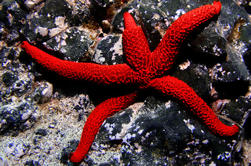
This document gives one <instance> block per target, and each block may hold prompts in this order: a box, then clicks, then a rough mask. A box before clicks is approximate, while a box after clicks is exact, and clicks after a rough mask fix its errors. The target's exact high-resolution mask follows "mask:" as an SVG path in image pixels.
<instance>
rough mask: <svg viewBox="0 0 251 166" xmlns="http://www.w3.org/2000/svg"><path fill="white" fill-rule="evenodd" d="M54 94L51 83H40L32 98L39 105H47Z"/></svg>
mask: <svg viewBox="0 0 251 166" xmlns="http://www.w3.org/2000/svg"><path fill="white" fill-rule="evenodd" d="M52 94H53V87H52V85H51V84H50V83H48V82H39V83H38V85H37V88H35V90H34V91H33V93H32V95H31V96H30V97H31V98H32V99H33V100H34V101H36V102H37V103H46V102H48V101H49V100H50V99H51V97H52Z"/></svg>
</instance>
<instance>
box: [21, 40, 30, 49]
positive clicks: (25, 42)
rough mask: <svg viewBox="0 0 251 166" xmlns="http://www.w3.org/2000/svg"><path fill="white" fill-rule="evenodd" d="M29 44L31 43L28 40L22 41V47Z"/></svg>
mask: <svg viewBox="0 0 251 166" xmlns="http://www.w3.org/2000/svg"><path fill="white" fill-rule="evenodd" d="M28 45H29V43H28V42H27V41H23V42H22V43H21V48H25V47H27V46H28Z"/></svg>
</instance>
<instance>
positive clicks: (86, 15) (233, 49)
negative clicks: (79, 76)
mask: <svg viewBox="0 0 251 166" xmlns="http://www.w3.org/2000/svg"><path fill="white" fill-rule="evenodd" d="M221 2H222V10H221V14H220V15H219V16H218V17H217V18H215V19H213V20H212V21H210V22H209V23H208V24H207V25H205V27H203V28H202V29H201V30H198V31H197V32H196V33H195V34H193V35H192V36H191V37H190V38H189V40H188V41H187V42H186V43H185V44H184V47H183V48H182V50H181V53H180V55H179V57H178V59H177V62H176V64H175V65H174V66H173V69H172V70H171V71H169V72H168V73H167V74H170V75H173V76H175V77H177V78H179V79H181V80H183V81H184V82H186V83H187V84H188V85H189V86H191V87H192V88H193V89H194V90H195V92H196V93H197V94H198V95H199V96H201V97H202V98H203V99H204V100H205V101H206V102H207V103H208V105H209V106H211V107H212V108H213V110H214V111H215V112H216V113H217V114H218V115H219V118H220V119H221V120H222V121H223V122H224V123H226V124H228V125H231V124H232V121H234V122H236V123H238V124H239V125H240V126H241V127H242V130H241V132H240V133H239V134H238V135H236V136H234V137H232V138H222V137H218V136H215V135H213V134H212V133H210V132H209V131H208V129H207V128H206V127H205V126H203V125H202V124H201V122H200V120H199V119H198V118H197V117H196V116H194V115H193V114H192V113H190V111H189V109H188V108H186V107H185V106H184V105H183V104H182V103H180V102H179V101H176V100H174V99H172V98H171V97H167V96H162V95H161V94H157V93H155V92H154V91H147V92H144V93H142V94H141V98H140V100H139V101H138V102H136V103H135V104H133V105H132V106H130V107H128V108H127V109H125V110H122V111H121V112H119V113H118V114H116V115H114V116H113V117H110V118H108V119H107V120H106V121H105V122H104V124H103V125H102V127H101V129H100V131H99V133H98V135H97V137H96V139H95V141H94V143H93V145H92V147H91V149H90V151H89V153H88V156H87V158H86V159H84V161H83V162H81V163H80V165H210V164H211V165H232V164H236V165H241V164H247V165H248V164H250V161H251V153H250V150H249V149H250V148H249V147H250V145H251V143H250V119H251V118H250V117H251V115H250V108H251V93H250V89H251V88H250V68H251V67H250V45H251V44H250V38H251V36H250V27H251V26H250V22H249V20H250V15H249V14H250V12H249V10H248V8H249V7H248V5H247V1H234V0H221ZM207 3H212V0H207V1H205V0H203V1H202V0H191V1H186V2H185V1H182V0H178V1H173V0H169V1H166V0H160V1H153V0H150V1H147V0H143V1H142V0H134V1H128V2H127V1H123V2H122V1H117V0H116V1H99V0H92V1H70V0H63V1H62V0H56V1H53V0H45V1H44V0H26V1H19V0H18V1H14V0H3V1H1V6H0V10H1V11H0V18H1V19H0V39H1V41H0V62H1V67H0V88H1V90H0V101H1V102H0V165H72V163H70V162H69V160H68V156H69V153H70V152H72V151H74V150H75V148H76V146H77V144H78V141H79V139H80V136H81V132H82V128H83V125H84V122H85V121H86V119H87V117H88V115H89V114H90V112H91V111H92V110H93V109H94V108H95V106H96V105H97V104H98V103H99V102H101V101H100V98H102V99H103V98H107V97H109V95H110V93H114V91H119V89H115V90H114V89H112V88H111V90H110V91H111V92H109V91H108V90H106V92H108V93H109V94H104V93H103V92H102V91H103V89H102V88H96V87H95V86H94V85H92V84H85V83H82V82H80V83H76V82H75V81H71V80H65V79H62V78H60V77H58V76H56V75H53V74H51V73H49V72H48V71H44V69H43V68H41V67H39V65H37V64H36V63H34V62H33V61H32V60H31V58H30V57H29V56H27V55H26V53H24V52H23V51H22V50H21V49H20V47H19V43H20V42H21V41H22V40H29V41H30V42H32V43H34V44H36V45H37V46H39V47H40V48H42V49H44V50H45V51H46V52H48V53H50V54H53V55H55V56H56V57H59V58H61V59H65V60H70V61H78V62H83V61H84V62H90V61H91V62H94V63H99V64H103V65H114V64H120V63H126V60H125V57H124V55H123V49H122V31H123V28H124V27H123V18H122V16H123V12H125V11H130V12H131V13H132V14H133V16H134V18H135V19H136V22H137V23H138V25H140V26H141V27H142V28H143V31H144V33H145V35H146V37H147V39H148V41H149V45H150V48H151V50H154V49H155V47H156V46H157V45H158V43H159V41H160V40H161V38H162V37H163V35H164V34H165V30H166V29H167V28H168V27H169V26H170V25H171V23H172V22H173V21H174V20H176V19H177V18H178V17H179V16H180V15H181V14H184V13H186V12H187V11H189V10H191V9H193V8H196V7H199V6H201V5H203V4H207ZM95 12H96V13H97V12H98V13H99V12H100V14H95V15H94V14H93V13H95ZM104 23H105V24H104ZM104 25H106V26H104ZM93 91H94V92H93ZM93 94H94V95H93ZM230 119H231V120H232V121H231V120H230Z"/></svg>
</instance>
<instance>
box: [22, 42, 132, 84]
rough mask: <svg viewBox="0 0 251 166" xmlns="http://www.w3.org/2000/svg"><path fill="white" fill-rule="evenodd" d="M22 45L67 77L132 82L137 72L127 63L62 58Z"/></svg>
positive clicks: (25, 43) (52, 69) (45, 65)
mask: <svg viewBox="0 0 251 166" xmlns="http://www.w3.org/2000/svg"><path fill="white" fill-rule="evenodd" d="M21 47H22V48H23V49H24V50H25V51H26V52H27V53H28V54H29V55H30V56H31V57H32V58H33V59H35V61H36V62H37V63H39V64H41V65H42V66H43V67H45V68H47V69H48V70H50V71H54V72H56V73H57V74H58V75H61V76H63V77H66V78H71V79H81V80H87V81H92V82H95V83H99V84H108V85H109V84H130V83H133V82H135V80H136V79H135V78H136V73H135V72H134V71H133V70H132V69H131V68H130V67H129V66H128V65H126V64H118V65H99V64H95V63H78V62H71V61H66V60H61V59H59V58H56V57H54V56H52V55H49V54H47V53H46V52H44V51H42V50H40V49H38V48H37V47H35V46H32V45H30V44H29V43H28V42H27V41H24V42H23V43H22V45H21Z"/></svg>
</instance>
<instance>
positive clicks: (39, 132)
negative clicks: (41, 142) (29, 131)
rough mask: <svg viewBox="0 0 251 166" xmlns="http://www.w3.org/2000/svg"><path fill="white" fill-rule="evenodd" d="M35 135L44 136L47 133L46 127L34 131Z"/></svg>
mask: <svg viewBox="0 0 251 166" xmlns="http://www.w3.org/2000/svg"><path fill="white" fill-rule="evenodd" d="M35 134H36V135H41V136H46V135H47V134H48V130H47V129H38V130H37V131H36V132H35Z"/></svg>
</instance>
